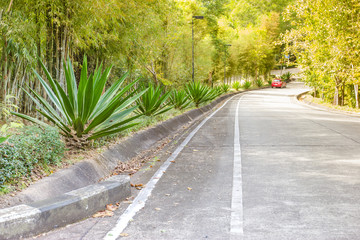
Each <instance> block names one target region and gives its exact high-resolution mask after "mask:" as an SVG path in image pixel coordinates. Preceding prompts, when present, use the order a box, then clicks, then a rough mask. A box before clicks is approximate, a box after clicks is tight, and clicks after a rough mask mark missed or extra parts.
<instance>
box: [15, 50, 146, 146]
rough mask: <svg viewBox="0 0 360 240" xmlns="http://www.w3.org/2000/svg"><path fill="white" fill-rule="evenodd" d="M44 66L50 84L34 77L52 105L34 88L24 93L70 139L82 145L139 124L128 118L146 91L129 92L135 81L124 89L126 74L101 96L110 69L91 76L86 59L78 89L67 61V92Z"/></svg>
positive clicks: (22, 116)
mask: <svg viewBox="0 0 360 240" xmlns="http://www.w3.org/2000/svg"><path fill="white" fill-rule="evenodd" d="M41 66H42V69H43V70H44V72H45V74H46V76H47V80H48V83H47V82H46V81H45V80H44V79H43V78H42V77H41V76H40V75H39V74H38V73H37V72H35V75H36V76H37V78H38V79H39V81H40V83H41V85H42V86H43V88H44V90H45V92H46V94H47V96H48V98H49V102H47V101H46V99H45V98H43V97H42V96H41V95H40V94H38V93H36V92H35V91H34V90H32V89H30V91H31V93H32V94H30V93H29V92H28V91H26V90H25V92H26V93H27V94H28V95H29V96H30V98H31V99H32V100H33V101H34V102H35V103H36V105H37V107H38V109H37V111H38V112H39V113H41V114H42V115H43V116H44V117H45V118H46V119H48V120H49V121H50V122H52V123H54V124H55V125H56V126H57V127H58V128H59V129H60V131H61V133H62V134H63V135H64V136H66V137H67V138H68V139H76V140H77V142H79V141H80V142H81V143H80V145H81V144H83V143H86V141H87V140H91V139H96V138H99V137H102V136H106V135H110V134H114V133H117V132H121V131H123V130H125V129H127V128H130V127H132V126H134V125H136V123H132V122H133V120H135V119H136V118H137V117H139V116H138V115H135V116H132V117H128V116H129V115H130V114H131V113H132V112H133V111H134V110H135V109H136V108H137V106H136V105H135V106H132V105H133V103H134V102H135V101H136V100H137V99H138V98H139V97H140V96H141V95H142V94H143V93H144V92H140V93H138V92H137V91H131V90H130V89H131V88H132V87H133V86H134V84H135V83H136V82H132V83H130V84H128V85H126V86H124V87H122V85H123V83H124V80H125V79H126V77H127V74H125V75H124V76H122V77H121V78H120V79H119V80H117V81H116V82H115V83H114V84H112V86H111V87H110V88H109V89H108V90H107V91H106V92H105V93H104V94H102V92H103V90H104V88H105V84H106V81H107V78H108V76H109V74H110V70H111V67H109V68H106V69H105V70H104V71H103V72H102V66H100V67H99V68H97V69H95V70H94V73H93V74H90V75H89V76H88V72H87V60H86V57H84V62H83V67H82V70H81V76H80V82H79V86H77V83H76V78H75V73H74V70H73V66H72V64H71V61H70V59H68V61H67V62H66V63H65V62H64V69H65V79H66V89H67V93H66V92H65V89H63V88H62V87H61V86H60V84H59V83H58V82H57V81H55V80H54V79H53V78H52V77H51V75H50V73H49V72H48V71H47V69H46V67H45V66H44V65H43V64H42V63H41ZM12 114H14V115H16V116H19V117H21V118H24V119H26V120H29V121H32V122H34V123H38V124H41V125H44V124H45V123H44V122H41V121H39V120H38V119H35V118H32V117H30V116H27V115H24V114H21V113H15V112H12ZM45 125H46V124H45Z"/></svg>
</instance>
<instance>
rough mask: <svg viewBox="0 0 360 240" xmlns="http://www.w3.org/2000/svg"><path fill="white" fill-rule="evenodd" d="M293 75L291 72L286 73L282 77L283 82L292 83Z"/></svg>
mask: <svg viewBox="0 0 360 240" xmlns="http://www.w3.org/2000/svg"><path fill="white" fill-rule="evenodd" d="M291 76H292V74H291V73H290V72H287V73H284V74H283V75H281V80H283V81H285V82H290V79H291Z"/></svg>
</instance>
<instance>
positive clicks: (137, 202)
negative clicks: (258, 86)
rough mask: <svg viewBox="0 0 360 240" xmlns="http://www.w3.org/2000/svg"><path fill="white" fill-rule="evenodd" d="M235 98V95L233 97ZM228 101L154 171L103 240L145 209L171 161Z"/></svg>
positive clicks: (115, 233)
mask: <svg viewBox="0 0 360 240" xmlns="http://www.w3.org/2000/svg"><path fill="white" fill-rule="evenodd" d="M235 96H236V95H235ZM235 96H232V97H231V98H230V99H228V100H227V101H226V102H225V103H224V104H223V105H222V106H221V107H219V108H218V109H217V110H216V111H214V112H213V113H212V114H210V115H209V116H208V117H207V118H205V119H204V120H203V121H202V122H201V123H200V124H199V125H198V126H197V127H196V128H195V129H194V130H193V131H192V132H191V133H190V134H189V135H188V136H187V137H186V138H185V140H184V141H183V142H182V143H181V145H180V146H178V147H177V148H176V150H175V151H174V152H173V153H172V154H171V156H170V157H169V158H168V159H167V160H166V161H165V162H164V163H163V165H162V166H161V167H160V168H159V169H158V170H157V171H156V173H155V174H154V176H152V178H151V179H150V180H149V182H148V183H147V184H146V187H145V188H143V189H142V190H141V191H140V193H139V194H138V195H137V196H136V198H135V199H134V201H133V202H132V203H131V204H130V205H129V206H128V208H127V209H126V210H125V212H124V213H123V214H122V215H121V216H120V217H119V219H118V221H117V222H116V225H115V227H114V228H112V229H111V230H110V231H109V232H108V233H107V234H106V236H105V237H104V240H111V239H117V238H118V237H119V236H120V234H121V233H122V231H124V229H125V228H126V227H127V225H128V224H129V222H130V221H131V220H132V218H133V217H134V216H135V215H136V213H137V212H138V211H140V210H141V209H142V208H143V207H145V202H146V201H147V199H148V198H149V196H150V195H151V192H152V190H153V189H154V188H155V185H156V183H157V182H158V181H159V179H160V178H161V177H162V175H163V174H164V172H165V171H166V169H167V168H168V167H169V166H170V164H171V161H173V160H175V159H176V157H177V156H178V155H179V153H180V152H181V151H182V150H183V149H184V147H185V146H186V145H187V144H188V143H189V142H190V140H191V139H192V138H193V137H194V135H195V134H196V133H197V131H199V129H200V128H201V127H202V126H203V125H204V124H205V123H206V122H207V121H208V120H209V119H210V118H211V117H212V116H214V115H215V114H216V113H217V112H218V111H219V110H220V109H222V108H223V107H224V106H225V105H226V104H227V103H228V102H229V101H230V100H231V99H232V98H233V97H235Z"/></svg>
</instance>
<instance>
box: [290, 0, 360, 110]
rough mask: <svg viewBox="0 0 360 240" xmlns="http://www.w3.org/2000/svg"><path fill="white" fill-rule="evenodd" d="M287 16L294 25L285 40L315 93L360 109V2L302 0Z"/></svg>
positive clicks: (340, 103)
mask: <svg viewBox="0 0 360 240" xmlns="http://www.w3.org/2000/svg"><path fill="white" fill-rule="evenodd" d="M285 16H286V18H287V19H288V20H289V21H291V23H292V26H293V28H292V29H291V31H288V32H287V33H286V34H285V35H284V36H283V43H285V44H287V46H288V47H287V50H288V51H289V52H290V53H292V54H295V55H296V56H297V62H298V63H299V64H300V66H301V67H302V69H303V70H304V75H305V80H306V82H307V83H308V85H310V86H311V87H312V88H313V89H314V95H315V96H317V97H320V98H322V99H323V100H324V101H327V102H332V103H333V104H334V105H348V106H350V107H356V108H359V93H358V91H359V81H360V2H359V1H358V0H321V1H320V0H313V1H306V0H298V1H297V2H296V4H295V5H293V6H290V7H289V8H288V9H287V12H286V14H285Z"/></svg>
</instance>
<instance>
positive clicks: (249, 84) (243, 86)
mask: <svg viewBox="0 0 360 240" xmlns="http://www.w3.org/2000/svg"><path fill="white" fill-rule="evenodd" d="M250 87H251V82H250V81H245V82H244V84H243V85H242V88H244V89H249V88H250Z"/></svg>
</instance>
